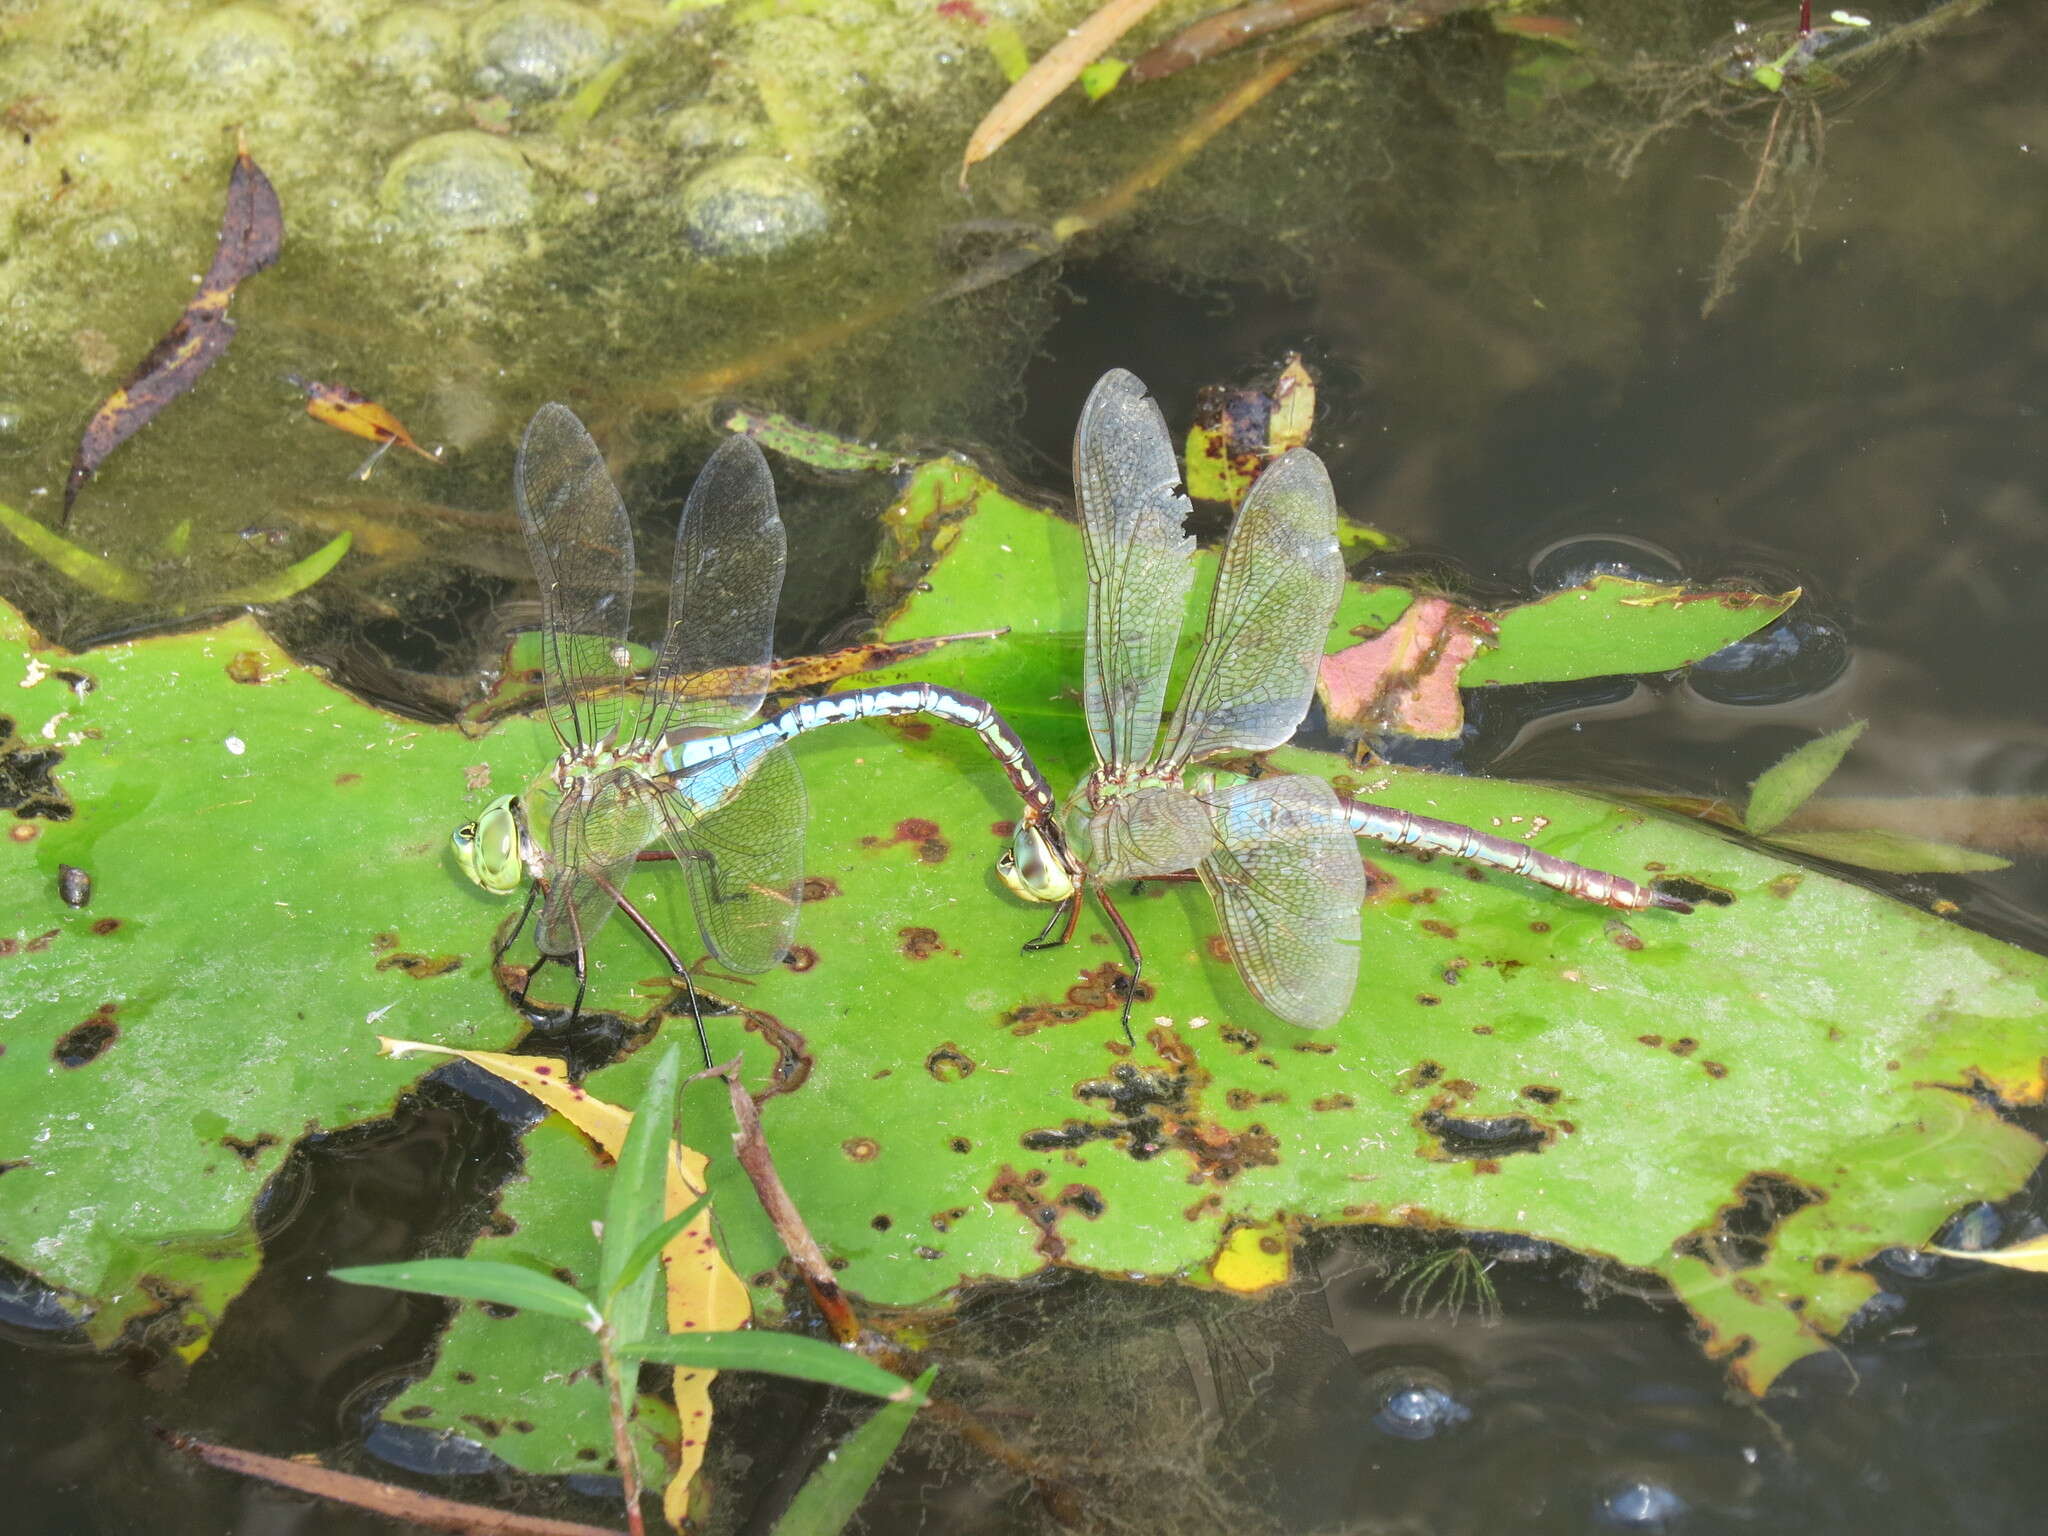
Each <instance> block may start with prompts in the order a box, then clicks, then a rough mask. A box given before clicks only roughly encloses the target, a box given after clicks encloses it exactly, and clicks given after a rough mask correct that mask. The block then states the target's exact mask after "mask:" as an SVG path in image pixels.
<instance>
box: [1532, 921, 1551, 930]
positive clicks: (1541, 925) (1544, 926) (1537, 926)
mask: <svg viewBox="0 0 2048 1536" xmlns="http://www.w3.org/2000/svg"><path fill="white" fill-rule="evenodd" d="M1529 931H1530V932H1531V933H1548V932H1550V924H1548V923H1546V922H1544V921H1542V920H1541V919H1540V918H1539V919H1538V920H1537V921H1535V922H1533V923H1531V924H1530V925H1529Z"/></svg>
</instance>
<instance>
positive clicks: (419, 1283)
mask: <svg viewBox="0 0 2048 1536" xmlns="http://www.w3.org/2000/svg"><path fill="white" fill-rule="evenodd" d="M329 1273H331V1274H332V1275H333V1276H334V1278H335V1279H337V1280H346V1281H347V1282H348V1283H349V1284H350V1285H381V1286H384V1287H386V1288H387V1289H389V1290H394V1291H414V1292H417V1293H418V1294H420V1295H423V1296H448V1297H454V1298H460V1299H464V1300H468V1301H488V1302H494V1303H496V1304H497V1305H498V1306H501V1307H518V1308H519V1309H520V1310H521V1311H532V1312H546V1313H548V1314H549V1315H550V1316H552V1317H566V1318H568V1319H569V1320H570V1321H571V1322H576V1323H581V1324H582V1325H583V1326H584V1327H586V1328H595V1327H596V1326H597V1322H598V1318H597V1308H596V1307H594V1306H592V1305H591V1303H590V1298H589V1297H587V1296H585V1295H584V1294H583V1293H582V1292H581V1291H579V1290H577V1289H576V1288H575V1287H574V1286H571V1285H564V1284H562V1282H561V1281H559V1280H557V1279H555V1278H554V1277H553V1276H552V1275H544V1274H542V1273H541V1272H540V1271H539V1270H535V1269H528V1268H526V1266H525V1265H523V1264H496V1263H493V1262H491V1261H490V1260H488V1259H415V1260H413V1261H412V1262H411V1263H408V1264H356V1265H352V1266H350V1267H349V1268H347V1269H336V1270H331V1271H329Z"/></svg>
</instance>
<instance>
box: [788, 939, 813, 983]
mask: <svg viewBox="0 0 2048 1536" xmlns="http://www.w3.org/2000/svg"><path fill="white" fill-rule="evenodd" d="M817 964H818V952H817V951H816V950H815V949H813V948H811V946H810V945H808V944H792V945H790V946H789V953H788V954H786V955H784V956H783V957H782V968H783V969H784V970H786V971H794V972H795V973H796V974H797V975H799V976H801V975H802V974H803V973H804V972H805V971H808V970H814V969H816V967H817Z"/></svg>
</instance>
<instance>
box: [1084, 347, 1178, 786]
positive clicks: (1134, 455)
mask: <svg viewBox="0 0 2048 1536" xmlns="http://www.w3.org/2000/svg"><path fill="white" fill-rule="evenodd" d="M1179 487H1180V466H1179V465H1178V464H1177V463H1176V462H1175V460H1174V457H1173V443H1172V440H1171V439H1170V438H1168V436H1167V435H1166V420H1165V418H1164V417H1163V416H1161V415H1160V413H1159V407H1158V405H1156V404H1155V403H1154V402H1153V400H1152V397H1151V396H1149V395H1148V394H1146V393H1145V386H1144V385H1143V384H1142V383H1140V382H1139V381H1138V379H1137V378H1135V377H1134V376H1133V375H1131V374H1129V373H1126V372H1124V370H1123V369H1121V368H1114V369H1111V370H1110V371H1109V372H1108V373H1106V374H1104V375H1103V376H1102V377H1101V379H1099V380H1098V381H1097V382H1096V385H1095V388H1094V389H1093V390H1091V391H1090V392H1089V395H1088V402H1087V404H1085V405H1084V406H1082V407H1081V422H1080V425H1079V426H1078V427H1076V428H1075V430H1074V492H1075V495H1076V497H1077V498H1078V500H1079V502H1080V506H1081V537H1082V542H1083V544H1084V545H1085V546H1086V548H1087V553H1088V651H1087V657H1086V661H1085V672H1084V674H1083V675H1084V685H1083V694H1082V697H1083V701H1084V704H1085V706H1086V709H1087V715H1088V735H1089V737H1090V739H1091V740H1092V741H1093V742H1094V743H1095V755H1096V757H1097V758H1099V759H1100V760H1101V761H1103V762H1105V763H1125V764H1138V763H1145V762H1149V761H1151V758H1152V749H1153V747H1154V745H1155V744H1156V743H1157V742H1158V740H1159V715H1160V711H1161V709H1162V707H1163V706H1164V704H1165V701H1166V683H1167V678H1168V675H1169V674H1170V673H1171V672H1172V670H1173V651H1174V646H1175V645H1176V644H1177V643H1178V642H1179V640H1180V626H1181V619H1182V617H1183V615H1184V614H1185V613H1186V611H1187V596H1188V588H1189V586H1190V585H1191V584H1192V582H1193V581H1194V576H1195V568H1194V564H1193V559H1192V557H1193V555H1194V552H1195V541H1194V540H1193V539H1192V538H1190V537H1188V535H1187V534H1186V532H1185V531H1184V524H1185V523H1186V520H1187V513H1188V501H1187V498H1186V497H1185V496H1183V495H1181V494H1180V490H1179Z"/></svg>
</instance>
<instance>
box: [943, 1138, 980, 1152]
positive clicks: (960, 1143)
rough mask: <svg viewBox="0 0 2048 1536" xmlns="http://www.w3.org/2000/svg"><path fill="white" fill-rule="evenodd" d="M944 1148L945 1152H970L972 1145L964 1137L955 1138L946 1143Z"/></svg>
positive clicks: (972, 1148)
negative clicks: (945, 1148)
mask: <svg viewBox="0 0 2048 1536" xmlns="http://www.w3.org/2000/svg"><path fill="white" fill-rule="evenodd" d="M946 1147H947V1150H949V1151H953V1152H972V1151H973V1150H974V1143H973V1142H971V1141H969V1140H968V1139H967V1138H966V1137H965V1136H955V1137H954V1138H953V1139H952V1140H951V1141H949V1142H947V1143H946Z"/></svg>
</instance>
